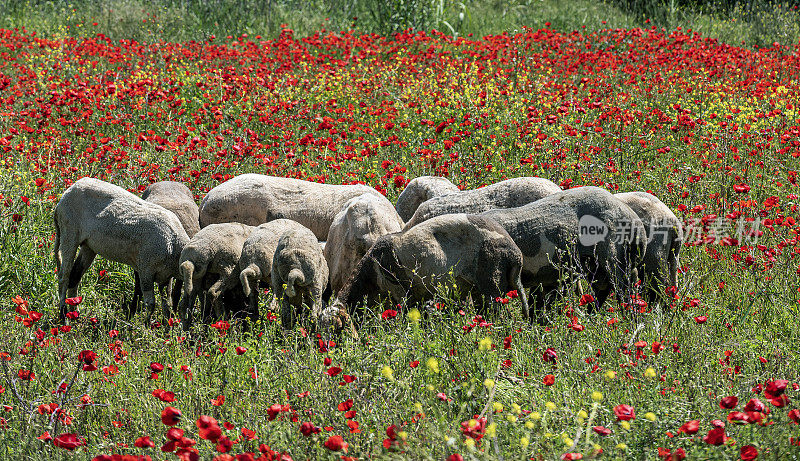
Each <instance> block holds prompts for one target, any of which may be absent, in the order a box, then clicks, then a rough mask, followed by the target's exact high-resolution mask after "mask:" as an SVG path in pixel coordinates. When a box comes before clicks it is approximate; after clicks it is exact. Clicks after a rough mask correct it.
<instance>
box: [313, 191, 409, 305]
mask: <svg viewBox="0 0 800 461" xmlns="http://www.w3.org/2000/svg"><path fill="white" fill-rule="evenodd" d="M402 228H403V220H402V219H400V216H399V215H398V214H397V212H396V211H395V209H394V207H392V205H391V204H390V203H388V202H387V201H385V200H380V199H378V198H377V197H375V196H374V195H372V194H364V195H360V196H358V197H355V198H352V199H350V200H349V201H348V202H347V203H346V204H345V206H344V208H343V209H342V210H341V211H339V213H337V214H336V217H335V218H334V219H333V224H331V227H330V231H329V232H328V241H327V242H326V244H325V250H324V254H325V260H326V261H328V269H329V272H330V289H331V292H332V293H336V292H338V291H339V290H340V289H341V288H342V286H344V284H345V282H346V281H347V279H348V278H350V275H351V274H352V273H353V269H355V266H356V265H357V264H358V262H359V261H360V260H361V258H362V257H363V256H364V255H365V254H366V253H367V250H369V249H370V247H372V245H373V244H374V243H375V241H376V240H377V239H378V237H380V236H381V235H385V234H391V233H394V232H400V230H401V229H402Z"/></svg>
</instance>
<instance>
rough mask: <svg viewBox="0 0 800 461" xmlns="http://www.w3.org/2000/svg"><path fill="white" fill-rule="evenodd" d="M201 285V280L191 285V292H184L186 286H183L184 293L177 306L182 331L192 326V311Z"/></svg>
mask: <svg viewBox="0 0 800 461" xmlns="http://www.w3.org/2000/svg"><path fill="white" fill-rule="evenodd" d="M201 283H202V280H198V281H197V282H196V283H194V284H192V290H191V291H186V290H185V288H186V285H184V293H183V296H182V297H181V302H180V304H179V305H178V315H179V316H180V319H181V323H183V329H184V330H188V329H189V328H191V326H192V317H193V315H192V314H193V312H192V311H193V310H194V305H195V301H197V294H198V292H199V291H200V286H201V285H200V284H201ZM201 312H202V311H201Z"/></svg>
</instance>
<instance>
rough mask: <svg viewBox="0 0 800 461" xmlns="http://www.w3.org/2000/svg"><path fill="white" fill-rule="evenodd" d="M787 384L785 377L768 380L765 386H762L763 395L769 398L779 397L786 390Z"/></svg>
mask: <svg viewBox="0 0 800 461" xmlns="http://www.w3.org/2000/svg"><path fill="white" fill-rule="evenodd" d="M787 385H789V381H787V380H785V379H776V380H775V381H769V382H768V383H767V384H766V386H764V397H766V398H767V399H769V400H772V399H776V398H778V397H780V396H781V395H783V393H784V392H786V386H787Z"/></svg>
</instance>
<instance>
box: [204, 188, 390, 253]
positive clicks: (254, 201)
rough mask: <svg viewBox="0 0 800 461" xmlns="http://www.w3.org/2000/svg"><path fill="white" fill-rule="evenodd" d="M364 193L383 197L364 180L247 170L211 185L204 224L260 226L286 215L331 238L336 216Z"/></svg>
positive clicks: (207, 196)
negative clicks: (323, 180)
mask: <svg viewBox="0 0 800 461" xmlns="http://www.w3.org/2000/svg"><path fill="white" fill-rule="evenodd" d="M361 194H374V195H377V196H379V197H383V196H382V195H380V193H379V192H378V191H376V190H375V189H373V188H371V187H368V186H364V185H360V184H355V185H342V186H335V185H330V184H319V183H315V182H310V181H303V180H300V179H292V178H281V177H277V176H265V175H261V174H243V175H240V176H237V177H235V178H233V179H230V180H228V181H226V182H224V183H222V184H220V185H219V186H217V187H215V188H213V189H211V191H209V192H208V195H206V196H205V198H203V200H202V202H201V203H200V227H205V226H208V225H209V224H215V223H221V222H240V223H243V224H249V225H251V226H257V225H259V224H261V223H265V222H268V221H272V220H275V219H279V218H285V219H291V220H293V221H297V222H299V223H300V224H302V225H304V226H306V227H308V228H309V229H311V231H312V232H314V235H316V236H317V239H318V240H327V238H328V229H329V228H330V227H331V222H333V217H334V216H336V213H338V212H339V210H341V209H342V207H344V204H345V203H347V201H348V200H350V199H351V198H353V197H357V196H359V195H361ZM384 199H385V198H384Z"/></svg>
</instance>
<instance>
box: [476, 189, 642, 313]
mask: <svg viewBox="0 0 800 461" xmlns="http://www.w3.org/2000/svg"><path fill="white" fill-rule="evenodd" d="M480 216H485V217H488V218H491V219H494V220H495V221H497V222H498V223H499V224H500V225H501V226H502V227H503V228H504V229H505V230H506V231H508V234H509V235H510V236H511V238H512V239H514V242H516V243H517V245H519V248H520V249H521V250H522V253H523V254H524V255H525V259H524V268H523V275H522V279H523V284H524V285H525V286H526V287H530V288H533V289H534V290H535V291H538V296H535V297H534V299H533V300H532V301H531V304H532V312H531V314H532V315H530V316H529V318H531V319H533V317H534V315H533V314H535V316H536V317H539V319H541V314H542V312H543V308H544V304H545V303H546V300H547V299H548V298H549V296H550V295H552V294H553V293H554V292H555V291H556V290H557V288H558V281H559V276H560V275H561V271H562V270H563V269H564V268H565V267H569V266H570V265H572V264H573V263H577V264H578V267H577V269H578V270H579V271H580V272H583V274H584V275H587V276H588V281H589V283H590V285H591V287H592V289H593V291H594V293H595V306H590V310H591V309H592V308H593V307H597V308H599V307H602V306H603V303H604V302H605V300H606V298H607V297H608V295H609V293H610V291H611V289H612V288H614V289H615V292H616V293H617V296H618V299H620V300H622V299H623V296H625V295H628V294H629V293H630V292H631V290H632V287H633V285H634V283H635V281H636V278H637V271H636V268H637V267H638V265H639V264H640V263H641V261H642V259H643V258H644V254H645V246H646V244H647V238H646V236H645V235H646V234H645V230H644V226H643V225H642V222H641V220H640V219H639V217H638V216H637V215H636V213H634V212H633V210H631V209H630V207H628V206H627V205H625V204H624V203H622V202H621V201H620V200H618V199H616V198H614V196H613V195H612V194H611V193H610V192H608V191H606V190H604V189H600V188H598V187H579V188H575V189H569V190H566V191H563V192H559V193H556V194H553V195H550V196H548V197H545V198H542V199H540V200H538V201H536V202H533V203H529V204H528V205H524V206H521V207H517V208H508V209H498V210H491V211H487V212H484V213H481V214H480Z"/></svg>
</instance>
